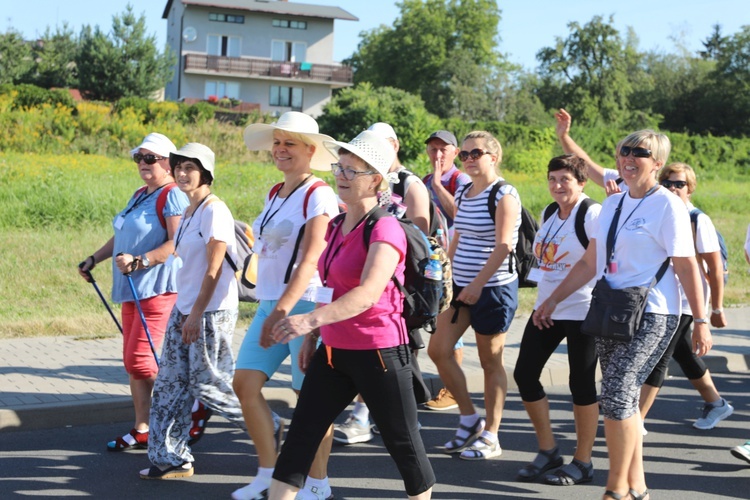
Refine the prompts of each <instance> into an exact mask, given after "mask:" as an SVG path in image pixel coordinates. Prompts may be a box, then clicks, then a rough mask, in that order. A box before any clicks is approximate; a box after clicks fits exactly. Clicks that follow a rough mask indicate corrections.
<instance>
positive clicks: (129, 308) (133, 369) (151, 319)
mask: <svg viewBox="0 0 750 500" xmlns="http://www.w3.org/2000/svg"><path fill="white" fill-rule="evenodd" d="M175 302H177V294H176V293H165V294H163V295H157V296H155V297H151V298H148V299H143V300H141V309H143V315H144V316H145V318H146V324H147V325H148V331H149V332H150V333H151V340H152V341H153V342H154V349H156V352H157V354H158V353H160V352H161V344H162V340H164V332H166V331H167V323H168V322H169V314H170V313H171V312H172V308H173V307H174V304H175ZM122 360H123V362H124V363H125V371H126V372H128V374H129V375H131V376H132V377H133V378H134V379H136V380H142V379H147V378H152V377H155V376H156V372H158V371H159V367H158V366H157V365H156V360H155V359H154V354H153V353H152V352H151V346H150V345H149V343H148V337H147V336H146V331H145V330H144V329H143V323H142V322H141V315H140V314H138V308H137V307H136V305H135V302H123V303H122Z"/></svg>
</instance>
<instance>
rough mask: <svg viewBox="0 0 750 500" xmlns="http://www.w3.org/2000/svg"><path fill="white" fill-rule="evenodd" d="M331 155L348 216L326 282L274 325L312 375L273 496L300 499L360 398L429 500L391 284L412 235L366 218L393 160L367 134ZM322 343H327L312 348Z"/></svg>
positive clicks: (410, 484)
mask: <svg viewBox="0 0 750 500" xmlns="http://www.w3.org/2000/svg"><path fill="white" fill-rule="evenodd" d="M326 147H327V148H328V149H329V150H330V151H331V152H334V153H335V154H336V155H337V156H338V157H339V161H338V163H334V164H333V165H332V170H333V173H334V175H335V177H336V186H337V188H338V193H339V196H340V197H341V199H342V200H343V201H344V202H345V203H346V205H347V212H346V214H345V215H343V216H340V217H337V218H336V219H335V221H334V222H333V223H331V224H330V226H329V228H328V232H327V234H326V239H327V241H328V246H327V247H326V249H325V251H324V252H323V254H322V255H321V256H320V260H319V261H318V268H319V269H320V272H321V277H322V279H323V288H322V291H321V293H320V294H319V297H318V303H319V307H318V308H317V309H315V310H313V311H311V312H308V313H306V314H300V315H296V316H289V317H287V318H285V319H282V320H281V321H279V322H277V323H276V324H275V325H274V327H273V338H274V339H275V340H276V341H278V342H281V343H288V342H290V341H293V339H297V338H300V337H303V338H304V344H303V347H302V354H301V356H300V363H301V364H302V365H303V368H305V369H306V377H305V381H304V383H303V385H302V391H301V392H300V397H299V401H298V403H297V408H296V410H295V412H294V418H293V420H292V423H291V426H290V428H289V433H288V435H287V438H286V441H285V442H284V446H283V448H282V449H281V455H279V458H278V461H277V462H276V469H275V471H274V474H273V478H274V479H273V482H272V483H271V489H270V494H269V497H270V498H273V499H280V498H288V499H291V498H294V496H295V491H296V490H297V489H298V488H300V487H302V485H303V478H304V477H305V474H306V473H307V471H308V470H309V468H310V465H311V464H312V462H313V459H314V458H315V450H316V449H317V447H318V443H320V440H321V439H322V438H323V436H324V435H325V434H326V432H327V430H328V429H329V427H330V425H331V423H332V422H333V420H334V419H335V418H336V416H337V415H338V414H339V413H341V411H343V410H344V409H345V408H346V406H347V405H348V404H349V403H350V402H351V400H352V399H353V398H354V396H355V395H357V394H358V393H359V394H361V395H362V397H363V398H364V400H365V402H366V403H367V406H368V407H369V408H370V414H371V416H372V417H373V419H374V420H375V424H376V425H377V426H378V427H379V429H380V432H381V435H382V437H383V441H384V443H385V446H386V448H387V449H388V452H389V453H390V455H391V457H393V459H394V461H395V462H396V465H397V466H398V469H399V472H400V473H401V477H402V478H403V481H404V485H405V489H406V493H407V494H408V495H409V498H420V499H422V498H430V496H431V494H432V486H433V484H434V483H435V475H434V473H433V471H432V467H431V465H430V462H429V460H428V458H427V454H426V453H425V449H424V444H423V443H422V438H421V436H420V435H419V429H418V425H419V423H418V422H417V403H416V401H415V399H414V391H413V387H412V368H411V366H410V361H411V351H410V349H409V345H408V337H407V332H406V325H405V323H404V319H403V317H402V316H401V313H402V310H403V296H402V294H401V292H400V291H399V290H398V288H397V287H396V285H395V284H394V282H393V280H391V277H392V276H395V277H396V279H398V280H400V281H401V282H402V283H403V280H404V260H405V255H406V236H405V234H404V231H403V230H402V229H401V226H400V223H399V222H398V220H397V219H396V218H394V217H388V216H385V217H382V218H379V219H377V221H376V222H374V224H373V223H372V221H369V220H368V216H370V215H371V214H373V213H374V212H375V211H376V210H379V209H380V208H379V206H378V193H379V192H380V191H382V190H385V189H387V187H388V181H387V179H386V176H387V174H388V169H389V167H390V166H391V163H392V162H393V156H394V154H395V153H394V151H393V148H392V147H391V145H390V144H389V143H388V142H387V141H386V140H385V139H383V138H382V137H380V136H378V135H377V134H375V133H373V132H371V131H368V130H366V131H364V132H362V133H361V134H359V135H358V136H357V137H355V138H354V139H353V140H352V141H351V142H350V143H345V142H335V141H330V142H326ZM381 215H385V214H381ZM366 224H373V225H372V232H371V235H370V241H369V245H366V244H365V242H364V226H365V225H366ZM324 292H327V296H326V293H324ZM319 337H320V339H321V341H322V344H321V345H320V347H319V348H317V350H316V343H317V340H318V338H319Z"/></svg>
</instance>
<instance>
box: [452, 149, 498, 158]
mask: <svg viewBox="0 0 750 500" xmlns="http://www.w3.org/2000/svg"><path fill="white" fill-rule="evenodd" d="M488 154H492V153H490V152H489V151H485V150H483V149H479V148H477V149H472V150H471V151H459V153H458V159H459V160H461V161H466V160H468V159H469V157H471V159H472V160H478V159H479V158H481V157H482V156H484V155H488Z"/></svg>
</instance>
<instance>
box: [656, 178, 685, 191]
mask: <svg viewBox="0 0 750 500" xmlns="http://www.w3.org/2000/svg"><path fill="white" fill-rule="evenodd" d="M661 185H662V186H664V187H665V188H667V189H671V188H675V189H682V188H684V187H685V186H687V181H668V180H664V181H661Z"/></svg>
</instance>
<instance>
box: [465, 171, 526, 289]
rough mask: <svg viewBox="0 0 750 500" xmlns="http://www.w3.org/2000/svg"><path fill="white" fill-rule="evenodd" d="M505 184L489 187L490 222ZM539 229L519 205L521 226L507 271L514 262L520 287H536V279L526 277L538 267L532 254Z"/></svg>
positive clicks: (500, 182) (488, 206)
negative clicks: (499, 192) (498, 193)
mask: <svg viewBox="0 0 750 500" xmlns="http://www.w3.org/2000/svg"><path fill="white" fill-rule="evenodd" d="M472 184H473V183H472V182H470V183H468V184H466V186H465V187H464V190H463V191H461V197H463V195H464V193H465V192H466V191H468V190H469V188H471V186H472ZM505 184H507V182H505V181H498V182H496V183H495V184H494V185H493V186H492V189H490V194H489V196H488V197H487V210H488V211H489V213H490V217H491V218H492V222H495V211H496V210H497V202H496V200H495V198H497V192H498V191H500V188H501V187H502V186H504V185H505ZM538 230H539V223H537V221H536V219H535V218H534V216H533V215H531V212H529V211H528V210H526V208H524V206H523V205H521V226H520V227H519V228H518V243H517V244H516V248H515V250H513V251H511V253H510V254H511V256H512V258H511V259H509V260H508V272H509V273H512V272H513V263H514V262H515V264H516V272H517V273H518V286H519V287H521V288H534V287H536V281H531V280H529V279H528V277H529V272H531V270H532V269H533V268H535V267H539V266H538V264H537V260H536V256H535V255H534V238H535V237H536V232H537V231H538Z"/></svg>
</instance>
